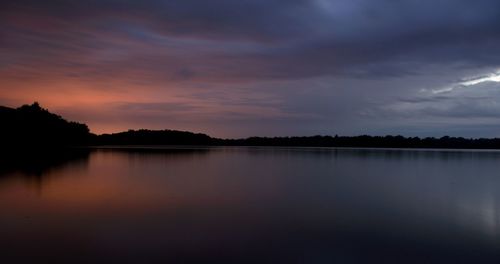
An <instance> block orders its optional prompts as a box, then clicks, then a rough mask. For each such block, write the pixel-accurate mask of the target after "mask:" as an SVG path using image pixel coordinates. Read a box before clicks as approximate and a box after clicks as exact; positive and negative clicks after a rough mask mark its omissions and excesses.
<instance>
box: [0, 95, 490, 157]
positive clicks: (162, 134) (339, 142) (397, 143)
mask: <svg viewBox="0 0 500 264" xmlns="http://www.w3.org/2000/svg"><path fill="white" fill-rule="evenodd" d="M0 122H1V124H2V128H1V129H0V143H1V145H2V146H3V147H4V148H5V147H7V148H9V147H10V148H19V147H38V146H50V147H52V146H89V145H94V146H96V145H97V146H103V145H204V146H300V147H369V148H451V149H458V148H463V149H500V139H499V138H492V139H487V138H479V139H472V138H470V139H467V138H462V137H448V136H445V137H441V138H432V137H427V138H418V137H403V136H368V135H362V136H354V137H346V136H310V137H272V138H270V137H250V138H245V139H219V138H212V137H210V136H208V135H205V134H200V133H192V132H187V131H176V130H145V129H141V130H129V131H126V132H120V133H114V134H103V135H99V136H96V135H94V134H92V133H90V132H89V129H88V127H87V125H85V124H81V123H77V122H70V121H66V120H64V119H63V118H62V117H60V116H58V115H56V114H52V113H50V112H49V111H47V110H46V109H43V108H42V107H40V105H39V104H38V103H36V102H35V103H33V104H32V105H23V106H21V107H19V108H16V109H13V108H8V107H3V106H0Z"/></svg>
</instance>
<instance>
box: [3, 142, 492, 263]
mask: <svg viewBox="0 0 500 264" xmlns="http://www.w3.org/2000/svg"><path fill="white" fill-rule="evenodd" d="M3 160H4V161H3V164H2V165H1V168H0V253H1V254H0V263H500V152H496V151H469V150H443V151H438V150H391V149H379V150H376V149H330V148H271V147H269V148H265V147H262V148H259V147H220V148H217V147H215V148H190V147H176V148H171V147H165V148H162V147H156V148H114V149H113V148H107V149H89V150H86V149H80V150H75V151H71V153H57V154H55V155H54V154H50V155H49V154H47V155H45V154H32V155H30V157H25V156H22V155H19V156H18V157H10V158H7V159H3Z"/></svg>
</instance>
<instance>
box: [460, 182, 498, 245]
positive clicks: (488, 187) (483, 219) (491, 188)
mask: <svg viewBox="0 0 500 264" xmlns="http://www.w3.org/2000/svg"><path fill="white" fill-rule="evenodd" d="M479 181H480V184H481V185H480V186H473V185H471V184H468V185H462V186H460V187H459V188H460V189H459V190H458V191H457V193H456V197H454V201H452V202H454V203H455V206H456V208H455V210H456V212H455V213H456V219H457V221H458V224H459V225H462V226H465V227H467V228H474V229H477V231H480V232H482V233H484V234H485V235H487V236H490V237H492V238H494V237H497V236H499V235H500V208H499V205H500V204H499V203H498V200H499V199H500V197H498V195H497V194H496V193H497V190H496V189H495V188H496V187H497V186H498V184H492V182H491V181H494V179H489V181H485V180H481V179H478V182H479ZM476 184H478V183H476ZM471 189H472V191H471Z"/></svg>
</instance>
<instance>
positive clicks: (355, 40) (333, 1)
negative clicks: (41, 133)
mask: <svg viewBox="0 0 500 264" xmlns="http://www.w3.org/2000/svg"><path fill="white" fill-rule="evenodd" d="M0 23H1V25H2V27H0V38H1V41H0V57H2V60H1V61H0V79H1V80H2V85H1V86H0V92H1V94H2V96H0V100H1V101H3V102H9V103H13V102H29V101H34V100H42V101H47V104H48V106H50V107H54V108H56V109H57V108H59V109H66V110H65V111H67V112H68V113H72V114H74V115H75V116H79V115H77V114H76V112H77V111H76V110H75V111H70V110H69V109H70V108H68V107H69V106H68V105H82V107H80V108H78V111H83V112H85V113H87V114H84V115H80V116H83V117H85V119H86V120H90V121H92V120H91V118H89V117H90V115H91V114H92V113H93V112H92V111H91V110H89V109H90V108H92V109H95V108H97V109H107V110H106V111H110V112H112V113H113V114H110V115H109V117H108V118H109V119H108V120H114V122H117V121H116V120H117V119H119V118H117V116H119V115H123V116H125V117H124V118H125V119H127V118H128V121H127V123H126V124H124V125H123V126H125V125H133V124H138V123H140V125H147V124H151V126H155V127H160V126H164V127H166V126H175V125H176V124H173V123H168V122H162V120H165V117H168V116H169V113H170V114H171V115H172V113H175V116H176V118H177V119H178V120H188V119H191V120H197V122H198V123H199V126H198V129H200V128H205V127H206V128H207V130H210V131H215V132H214V133H215V134H216V135H217V133H221V134H224V135H230V134H231V135H237V134H238V133H241V132H235V133H231V132H227V131H230V130H234V131H236V130H238V131H242V130H243V129H242V128H240V127H241V123H243V122H247V123H248V124H250V123H252V125H251V126H250V125H249V126H245V129H246V130H247V131H252V132H257V133H261V132H259V129H258V128H255V127H252V126H259V120H260V123H263V122H268V123H269V125H268V127H267V128H266V129H265V132H269V131H274V132H275V133H289V134H290V133H292V134H294V131H295V132H296V133H297V134H298V133H313V134H315V133H322V132H325V133H332V132H335V131H341V132H344V133H365V132H366V131H367V130H368V129H369V128H373V129H371V130H370V131H373V132H375V133H376V132H377V130H376V129H380V128H381V127H384V126H386V125H388V124H389V121H388V120H393V121H391V122H392V123H391V125H394V127H397V126H399V127H404V124H405V122H407V120H405V119H401V116H410V115H411V116H414V118H415V119H419V120H424V121H428V122H427V123H431V122H434V120H436V116H440V118H442V119H444V118H450V119H453V118H455V119H456V118H457V117H456V116H458V115H463V116H465V115H466V113H464V110H463V109H475V110H474V111H470V112H471V113H469V115H468V117H467V118H482V117H487V116H489V115H492V114H493V110H491V109H489V108H488V109H485V107H484V106H481V105H480V104H482V103H484V102H485V101H484V99H477V98H483V97H485V96H486V95H483V94H481V93H480V92H474V95H473V94H465V92H463V91H465V88H464V87H465V86H466V87H467V89H469V88H471V90H480V89H479V88H478V87H483V86H485V87H486V86H488V87H490V86H491V87H493V86H495V84H494V83H491V82H495V81H496V80H497V78H498V74H497V73H495V74H497V75H492V76H490V75H488V74H490V73H492V72H494V71H492V70H493V69H498V68H499V67H500V65H499V63H498V62H499V61H500V52H498V46H500V28H499V27H498V25H499V24H500V3H499V2H498V1H495V0H477V1H466V0H436V1H412V0H403V1H393V0H381V1H370V0H351V1H342V0H274V1H268V0H266V1H264V0H242V1H234V0H217V1H195V0H183V1H180V0H179V1H175V0H174V1H160V0H144V1H132V0H99V1H98V0H89V1H73V0H53V1H36V0H18V1H4V2H2V3H1V4H0ZM484 73H486V75H484V76H482V75H481V74H484ZM464 76H476V77H477V78H476V79H462V78H463V77H464ZM457 80H458V81H457ZM495 87H496V86H495ZM422 89H426V91H434V93H435V94H425V95H422V94H419V93H418V91H419V90H422ZM481 89H482V90H481V91H483V90H489V91H490V92H489V95H492V96H496V93H495V92H494V89H493V88H484V89H483V88H481ZM468 91H469V90H467V92H468ZM462 93H464V94H462ZM458 94H461V96H462V97H460V96H458ZM452 95H453V96H452ZM450 96H451V97H452V98H451V97H450ZM40 97H41V98H42V99H39V98H40ZM460 98H461V99H460ZM474 98H476V99H474ZM495 98H496V97H495ZM495 100H496V99H492V100H491V102H494V101H495ZM124 102H125V103H124ZM119 103H124V104H123V105H121V106H118V104H119ZM104 105H110V106H113V107H105V106H104ZM472 105H474V107H472ZM491 107H492V106H491ZM73 109H76V107H74V108H73ZM86 109H87V110H86ZM400 112H402V114H401V113H400ZM452 112H453V113H455V114H454V115H456V116H452V114H449V113H452ZM472 112H474V113H475V114H472ZM194 113H196V114H194ZM133 114H137V115H140V117H134V118H132V116H133ZM377 115H379V116H383V117H384V120H385V121H384V122H381V121H379V123H375V122H376V120H380V119H377V118H376V116H377ZM481 115H484V116H481ZM214 116H217V118H214ZM374 116H375V118H374ZM464 118H465V117H464ZM488 118H491V117H488ZM141 120H146V121H147V122H150V123H147V122H146V121H144V122H143V121H141ZM262 120H265V121H262ZM440 120H441V119H440ZM83 121H85V120H83ZM104 123H106V122H104V121H102V122H101V121H99V123H96V125H95V127H99V126H100V127H102V126H103V124H104ZM215 123H216V124H215ZM483 123H484V122H483ZM178 126H181V125H178ZM193 126H194V125H193ZM235 126H238V128H235ZM215 127H217V129H215ZM190 128H193V127H190ZM98 130H99V131H105V130H106V129H98ZM219 131H225V132H219ZM395 133H396V132H395Z"/></svg>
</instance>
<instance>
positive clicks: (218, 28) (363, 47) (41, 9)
mask: <svg viewBox="0 0 500 264" xmlns="http://www.w3.org/2000/svg"><path fill="white" fill-rule="evenodd" d="M2 9H3V11H2V14H4V15H7V17H8V18H7V22H4V23H6V25H7V27H6V29H4V30H2V31H3V34H4V35H6V38H8V37H9V32H8V31H9V25H10V26H12V27H13V28H14V29H16V27H21V29H23V30H25V31H30V30H33V31H36V32H29V33H30V34H31V33H36V34H39V35H42V36H40V38H44V37H45V38H46V37H51V36H52V37H54V38H56V39H57V38H60V41H50V42H49V43H37V41H33V42H31V43H32V44H33V45H39V46H38V47H31V46H30V43H22V45H23V46H22V47H23V48H24V49H30V48H34V49H35V50H37V49H38V50H40V51H41V52H43V51H45V50H44V49H47V50H54V49H56V50H58V51H59V52H63V51H61V50H65V49H66V50H69V51H70V52H72V51H74V50H72V48H73V49H80V50H82V51H83V52H85V49H96V48H97V49H98V48H102V47H103V46H106V43H102V44H99V42H98V41H97V43H96V42H95V41H96V38H97V39H99V38H102V37H104V36H103V34H104V35H105V34H117V35H119V36H117V37H118V38H123V39H122V40H123V41H130V40H131V39H132V40H133V41H144V42H146V43H147V44H146V45H148V44H149V45H153V46H154V45H155V43H157V42H155V41H161V40H158V39H156V40H155V39H154V38H153V37H151V34H158V35H157V36H164V37H175V38H179V37H185V38H195V39H204V40H212V41H217V42H218V43H213V45H219V46H220V47H221V48H222V50H216V51H208V52H202V53H201V54H198V57H197V61H195V62H193V63H192V64H191V62H186V63H187V64H191V65H193V64H198V65H199V64H202V65H203V64H207V63H210V64H215V65H212V66H213V69H214V70H213V72H210V73H207V72H205V73H201V75H199V76H198V77H200V78H202V77H204V76H206V77H212V78H216V79H219V78H220V77H221V75H226V76H234V77H235V78H293V77H295V78H297V77H311V76H321V75H330V74H337V75H347V74H353V75H364V74H367V75H372V76H378V75H388V76H390V75H394V74H397V73H400V74H408V73H409V72H408V71H411V70H410V69H411V68H415V67H419V66H421V64H426V63H450V62H454V63H460V64H463V65H467V66H485V65H491V64H495V63H496V62H497V61H498V59H499V54H498V52H495V47H498V45H499V44H500V27H498V25H500V2H498V1H487V0H479V1H456V0H454V1H451V0H440V1H390V0H385V1H362V0H356V1H328V0H316V1H315V0H311V1H302V0H293V1H290V0H287V1H262V0H252V1H232V0H225V1H193V0H184V1H118V0H116V1H113V0H107V1H106V0H104V1H13V2H12V3H10V4H9V3H6V4H4V8H2ZM18 14H21V16H18ZM23 17H24V18H23ZM23 19H24V20H23ZM9 20H10V21H9ZM16 20H21V21H16ZM29 20H31V21H29ZM51 21H52V22H51ZM23 23H24V24H23ZM40 23H41V24H42V25H43V24H44V23H46V24H47V25H46V27H45V28H43V26H40ZM54 27H55V28H54ZM58 27H59V30H61V31H63V30H64V31H63V32H68V31H69V32H71V31H83V33H80V34H78V35H76V36H75V35H71V36H64V35H63V34H58V32H52V31H53V30H55V31H57V30H58ZM134 28H135V32H134ZM141 34H142V35H141ZM96 35H97V36H96ZM33 37H34V38H36V35H34V36H33ZM89 39H90V40H92V41H91V42H92V44H93V45H94V47H84V46H82V45H83V44H82V43H88V42H89ZM28 41H29V40H28ZM225 41H227V42H225ZM231 41H242V42H245V41H246V42H249V43H254V46H252V47H247V48H246V49H244V50H238V49H237V47H234V46H235V43H231ZM8 42H9V41H7V43H8ZM71 43H79V45H80V47H78V45H71V46H68V45H69V44H71ZM13 44H14V45H18V44H20V43H18V42H14V43H13ZM75 46H76V47H75ZM156 48H157V50H156V52H157V53H159V54H158V56H160V57H161V56H162V54H161V53H162V52H161V50H160V49H159V47H156ZM187 48H188V49H189V48H190V47H187ZM134 51H135V52H138V53H139V56H143V54H141V53H143V52H144V50H142V51H138V50H134ZM49 54H50V53H49ZM169 55H170V56H173V57H176V56H175V54H174V55H171V54H169ZM181 56H183V55H181ZM179 57H180V56H179ZM176 60H183V59H178V58H175V59H174V60H173V61H174V62H175V63H176V64H178V63H179V62H178V61H176ZM214 60H218V61H219V63H217V62H215V63H214ZM168 61H169V59H168V58H164V59H163V60H157V61H153V60H147V59H146V60H145V62H144V64H147V65H154V66H157V67H167V69H168V68H171V67H172V65H170V64H169V63H168ZM238 62H239V63H238ZM236 63H238V64H237V66H238V67H237V69H235V67H234V66H235V64H236ZM120 64H121V63H120ZM181 64H182V62H181ZM122 66H123V65H122ZM143 66H144V67H146V66H145V65H143ZM111 67H116V68H119V67H118V66H114V65H113V66H111ZM191 67H192V66H191ZM194 68H195V69H189V68H187V67H186V70H184V71H179V73H181V77H182V73H186V72H188V73H189V74H188V77H195V75H196V72H197V71H200V69H196V67H194ZM148 70H150V69H148ZM410 73H411V72H410Z"/></svg>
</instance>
